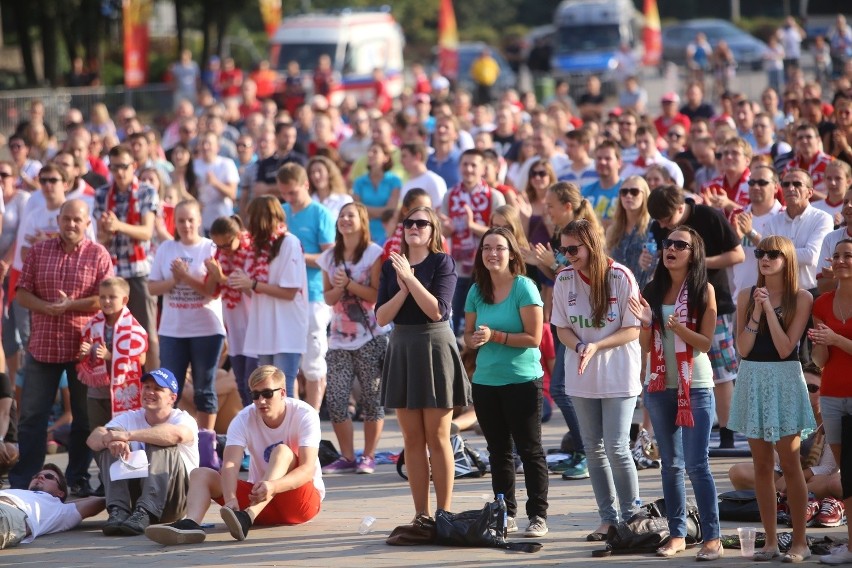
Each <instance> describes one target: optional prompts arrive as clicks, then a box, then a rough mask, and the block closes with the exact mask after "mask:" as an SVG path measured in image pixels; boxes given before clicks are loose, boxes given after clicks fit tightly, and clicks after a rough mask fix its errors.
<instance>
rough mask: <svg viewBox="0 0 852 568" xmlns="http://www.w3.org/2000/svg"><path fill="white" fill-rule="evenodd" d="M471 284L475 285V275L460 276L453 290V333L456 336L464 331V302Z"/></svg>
mask: <svg viewBox="0 0 852 568" xmlns="http://www.w3.org/2000/svg"><path fill="white" fill-rule="evenodd" d="M471 286H473V277H471V276H468V277H464V276H459V278H458V280H457V281H456V289H455V292H453V317H452V319H451V323H452V324H453V333H455V334H456V336H459V335H461V334H462V333H464V303H465V301H466V300H467V293H468V292H469V291H470V287H471Z"/></svg>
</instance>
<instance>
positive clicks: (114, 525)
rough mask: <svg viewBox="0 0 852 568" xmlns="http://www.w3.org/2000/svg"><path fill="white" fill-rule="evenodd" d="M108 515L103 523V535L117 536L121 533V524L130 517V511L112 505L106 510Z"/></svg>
mask: <svg viewBox="0 0 852 568" xmlns="http://www.w3.org/2000/svg"><path fill="white" fill-rule="evenodd" d="M108 513H109V517H108V518H107V522H106V523H104V527H103V529H102V530H103V533H104V535H105V536H119V535H121V534H122V532H121V525H122V523H124V521H126V520H127V518H128V517H130V513H128V512H127V511H125V510H124V509H122V508H121V507H117V506H112V507H110V508H109V510H108Z"/></svg>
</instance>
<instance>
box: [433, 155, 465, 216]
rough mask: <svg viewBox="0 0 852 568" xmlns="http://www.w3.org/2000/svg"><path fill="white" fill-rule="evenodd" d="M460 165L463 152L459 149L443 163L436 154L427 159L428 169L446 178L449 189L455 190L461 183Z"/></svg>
mask: <svg viewBox="0 0 852 568" xmlns="http://www.w3.org/2000/svg"><path fill="white" fill-rule="evenodd" d="M460 163H461V152H460V151H459V150H458V149H457V148H453V149H452V150H450V153H449V154H448V155H447V159H446V160H444V161H443V162H439V161H438V159H437V158H435V154H430V155H429V157H428V158H426V169H427V170H429V171H430V172H435V173H436V174H438V175H439V176H441V177H442V178H444V181H445V182H447V187H448V188H453V187H455V186H456V185H457V184H458V183H459V182H460V181H461V172H460V171H459V164H460ZM433 205H434V204H433Z"/></svg>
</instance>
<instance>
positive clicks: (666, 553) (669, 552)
mask: <svg viewBox="0 0 852 568" xmlns="http://www.w3.org/2000/svg"><path fill="white" fill-rule="evenodd" d="M684 550H686V547H685V546H684V547H683V548H674V547H671V546H661V547H660V548H658V549H657V556H661V557H663V558H671V557H672V556H674V555H675V554H680V553H681V552H683V551H684Z"/></svg>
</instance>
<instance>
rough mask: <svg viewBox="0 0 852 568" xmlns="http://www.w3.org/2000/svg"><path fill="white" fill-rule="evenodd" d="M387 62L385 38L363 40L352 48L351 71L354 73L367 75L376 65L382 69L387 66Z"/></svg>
mask: <svg viewBox="0 0 852 568" xmlns="http://www.w3.org/2000/svg"><path fill="white" fill-rule="evenodd" d="M387 62H388V41H387V39H384V38H381V39H374V40H369V41H365V42H363V43H361V44H359V45H357V46H355V47H354V48H353V55H352V68H351V73H353V74H355V75H369V74H370V73H372V72H373V69H375V68H376V67H380V68H382V69H384V68H385V67H386V66H387Z"/></svg>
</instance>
